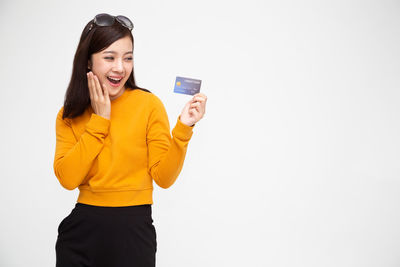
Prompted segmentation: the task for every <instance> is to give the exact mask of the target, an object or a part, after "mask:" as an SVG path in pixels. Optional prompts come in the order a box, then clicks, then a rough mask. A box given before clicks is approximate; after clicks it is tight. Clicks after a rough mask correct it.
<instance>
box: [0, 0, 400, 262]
mask: <svg viewBox="0 0 400 267" xmlns="http://www.w3.org/2000/svg"><path fill="white" fill-rule="evenodd" d="M103 12H106V13H110V14H113V15H119V14H122V15H126V16H128V17H129V18H131V20H132V21H133V23H134V25H135V28H134V29H133V35H134V38H135V47H134V68H135V76H136V79H137V83H138V85H139V86H142V87H144V88H147V89H149V90H151V91H152V92H153V93H154V94H156V95H157V96H159V97H160V98H161V100H162V101H163V103H164V105H165V107H166V109H167V112H168V115H169V119H170V123H171V130H172V127H173V126H175V123H176V119H177V117H178V115H179V114H180V112H181V110H182V108H183V106H184V104H185V103H186V102H187V101H188V100H189V99H190V98H191V97H190V96H186V95H180V94H175V93H173V84H174V81H175V77H176V76H184V77H192V78H196V79H201V80H202V88H201V91H202V92H203V93H205V94H206V95H207V96H208V101H207V109H206V114H205V117H204V118H203V119H202V120H201V121H200V122H199V123H198V124H197V125H196V126H195V129H194V134H193V137H192V140H191V141H190V143H189V148H188V152H187V156H186V160H185V164H184V167H183V170H182V172H181V175H180V176H179V178H178V180H177V181H176V183H175V184H174V185H173V186H172V187H171V188H169V189H167V190H165V189H161V188H159V187H158V186H157V185H155V190H154V205H153V219H154V225H155V227H156V230H157V242H158V251H157V266H159V267H180V266H182V267H183V266H184V267H187V266H190V267H204V266H260V267H261V266H274V267H275V266H276V267H283V266H285V267H286V266H290V267H292V266H304V267H314V266H315V267H320V266H324V267H327V266H332V267H337V266H341V267H347V266H348V267H356V266H357V267H358V266H359V267H367V266H376V267H382V266H385V267H390V266H399V265H400V253H399V251H400V227H399V225H400V177H399V175H400V164H399V162H400V152H399V151H400V140H399V136H400V127H399V115H400V105H399V104H398V103H399V99H400V90H399V89H400V75H399V74H400V49H399V47H400V2H399V1H389V0H375V1H372V0H363V1H354V0H345V1H344V0H340V1H333V0H332V1H317V0H315V1H310V0H305V1H294V0H292V1H287V0H285V1H261V0H260V1H254V0H247V1H211V0H207V1H175V0H171V1H133V0H130V1H118V0H115V1H101V0H97V1H50V0H47V1H28V0H26V1H19V0H2V1H1V2H0V36H1V41H0V51H1V63H0V64H1V69H0V75H1V90H0V92H1V97H0V123H1V132H0V138H1V140H2V144H3V145H2V148H1V150H0V151H1V173H0V175H1V187H0V188H1V189H0V201H1V207H0V214H1V220H0V236H1V238H0V266H4V267H14V266H24V267H25V266H40V267H43V266H55V242H56V239H57V227H58V225H59V223H60V222H61V220H62V219H63V218H64V217H66V216H67V215H68V214H69V213H70V211H71V210H72V208H73V207H74V205H75V202H76V199H77V196H78V191H77V190H74V191H68V190H66V189H64V188H62V187H61V185H60V184H59V182H58V180H57V178H56V177H55V175H54V172H53V159H54V152H55V119H56V115H57V112H58V110H59V109H60V107H61V106H62V105H63V100H64V94H65V91H66V88H67V85H68V81H69V78H70V75H71V69H72V61H73V56H74V53H75V49H76V47H77V44H78V41H79V37H80V34H81V31H82V29H83V27H84V26H85V25H86V23H87V22H88V21H89V20H91V19H92V18H93V17H94V16H95V15H96V14H98V13H103Z"/></svg>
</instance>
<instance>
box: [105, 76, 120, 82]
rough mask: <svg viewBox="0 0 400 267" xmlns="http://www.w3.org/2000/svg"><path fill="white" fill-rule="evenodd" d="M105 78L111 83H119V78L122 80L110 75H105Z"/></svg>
mask: <svg viewBox="0 0 400 267" xmlns="http://www.w3.org/2000/svg"><path fill="white" fill-rule="evenodd" d="M107 79H108V80H109V81H110V82H111V83H113V84H119V83H120V82H121V80H122V78H121V79H116V78H111V77H107Z"/></svg>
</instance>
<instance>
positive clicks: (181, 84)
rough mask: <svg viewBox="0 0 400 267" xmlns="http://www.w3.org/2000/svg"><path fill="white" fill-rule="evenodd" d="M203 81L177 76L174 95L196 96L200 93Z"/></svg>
mask: <svg viewBox="0 0 400 267" xmlns="http://www.w3.org/2000/svg"><path fill="white" fill-rule="evenodd" d="M200 86H201V80H197V79H191V78H185V77H179V76H176V80H175V87H174V93H179V94H186V95H195V94H197V93H199V92H200Z"/></svg>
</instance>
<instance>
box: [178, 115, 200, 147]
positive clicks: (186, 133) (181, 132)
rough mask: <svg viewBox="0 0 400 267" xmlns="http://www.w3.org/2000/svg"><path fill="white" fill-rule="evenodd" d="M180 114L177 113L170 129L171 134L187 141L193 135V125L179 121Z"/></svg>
mask: <svg viewBox="0 0 400 267" xmlns="http://www.w3.org/2000/svg"><path fill="white" fill-rule="evenodd" d="M180 118H181V116H180V115H179V117H178V120H177V121H176V125H175V127H174V129H173V130H172V135H173V136H175V137H176V138H178V139H180V140H182V141H189V140H190V138H191V137H192V135H193V127H194V125H195V124H194V125H193V126H188V125H186V124H184V123H183V122H181V120H180Z"/></svg>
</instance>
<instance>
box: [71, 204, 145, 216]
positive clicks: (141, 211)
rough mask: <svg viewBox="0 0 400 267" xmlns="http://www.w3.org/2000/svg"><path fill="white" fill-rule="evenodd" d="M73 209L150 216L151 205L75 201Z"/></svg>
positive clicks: (106, 213) (107, 213)
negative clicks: (117, 205)
mask: <svg viewBox="0 0 400 267" xmlns="http://www.w3.org/2000/svg"><path fill="white" fill-rule="evenodd" d="M74 210H76V211H79V210H81V211H88V212H95V213H97V214H104V215H109V214H112V215H119V214H122V215H145V216H151V211H152V210H151V205H150V204H145V205H136V206H124V207H103V206H94V205H88V204H83V203H79V202H77V203H76V204H75V208H74Z"/></svg>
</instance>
